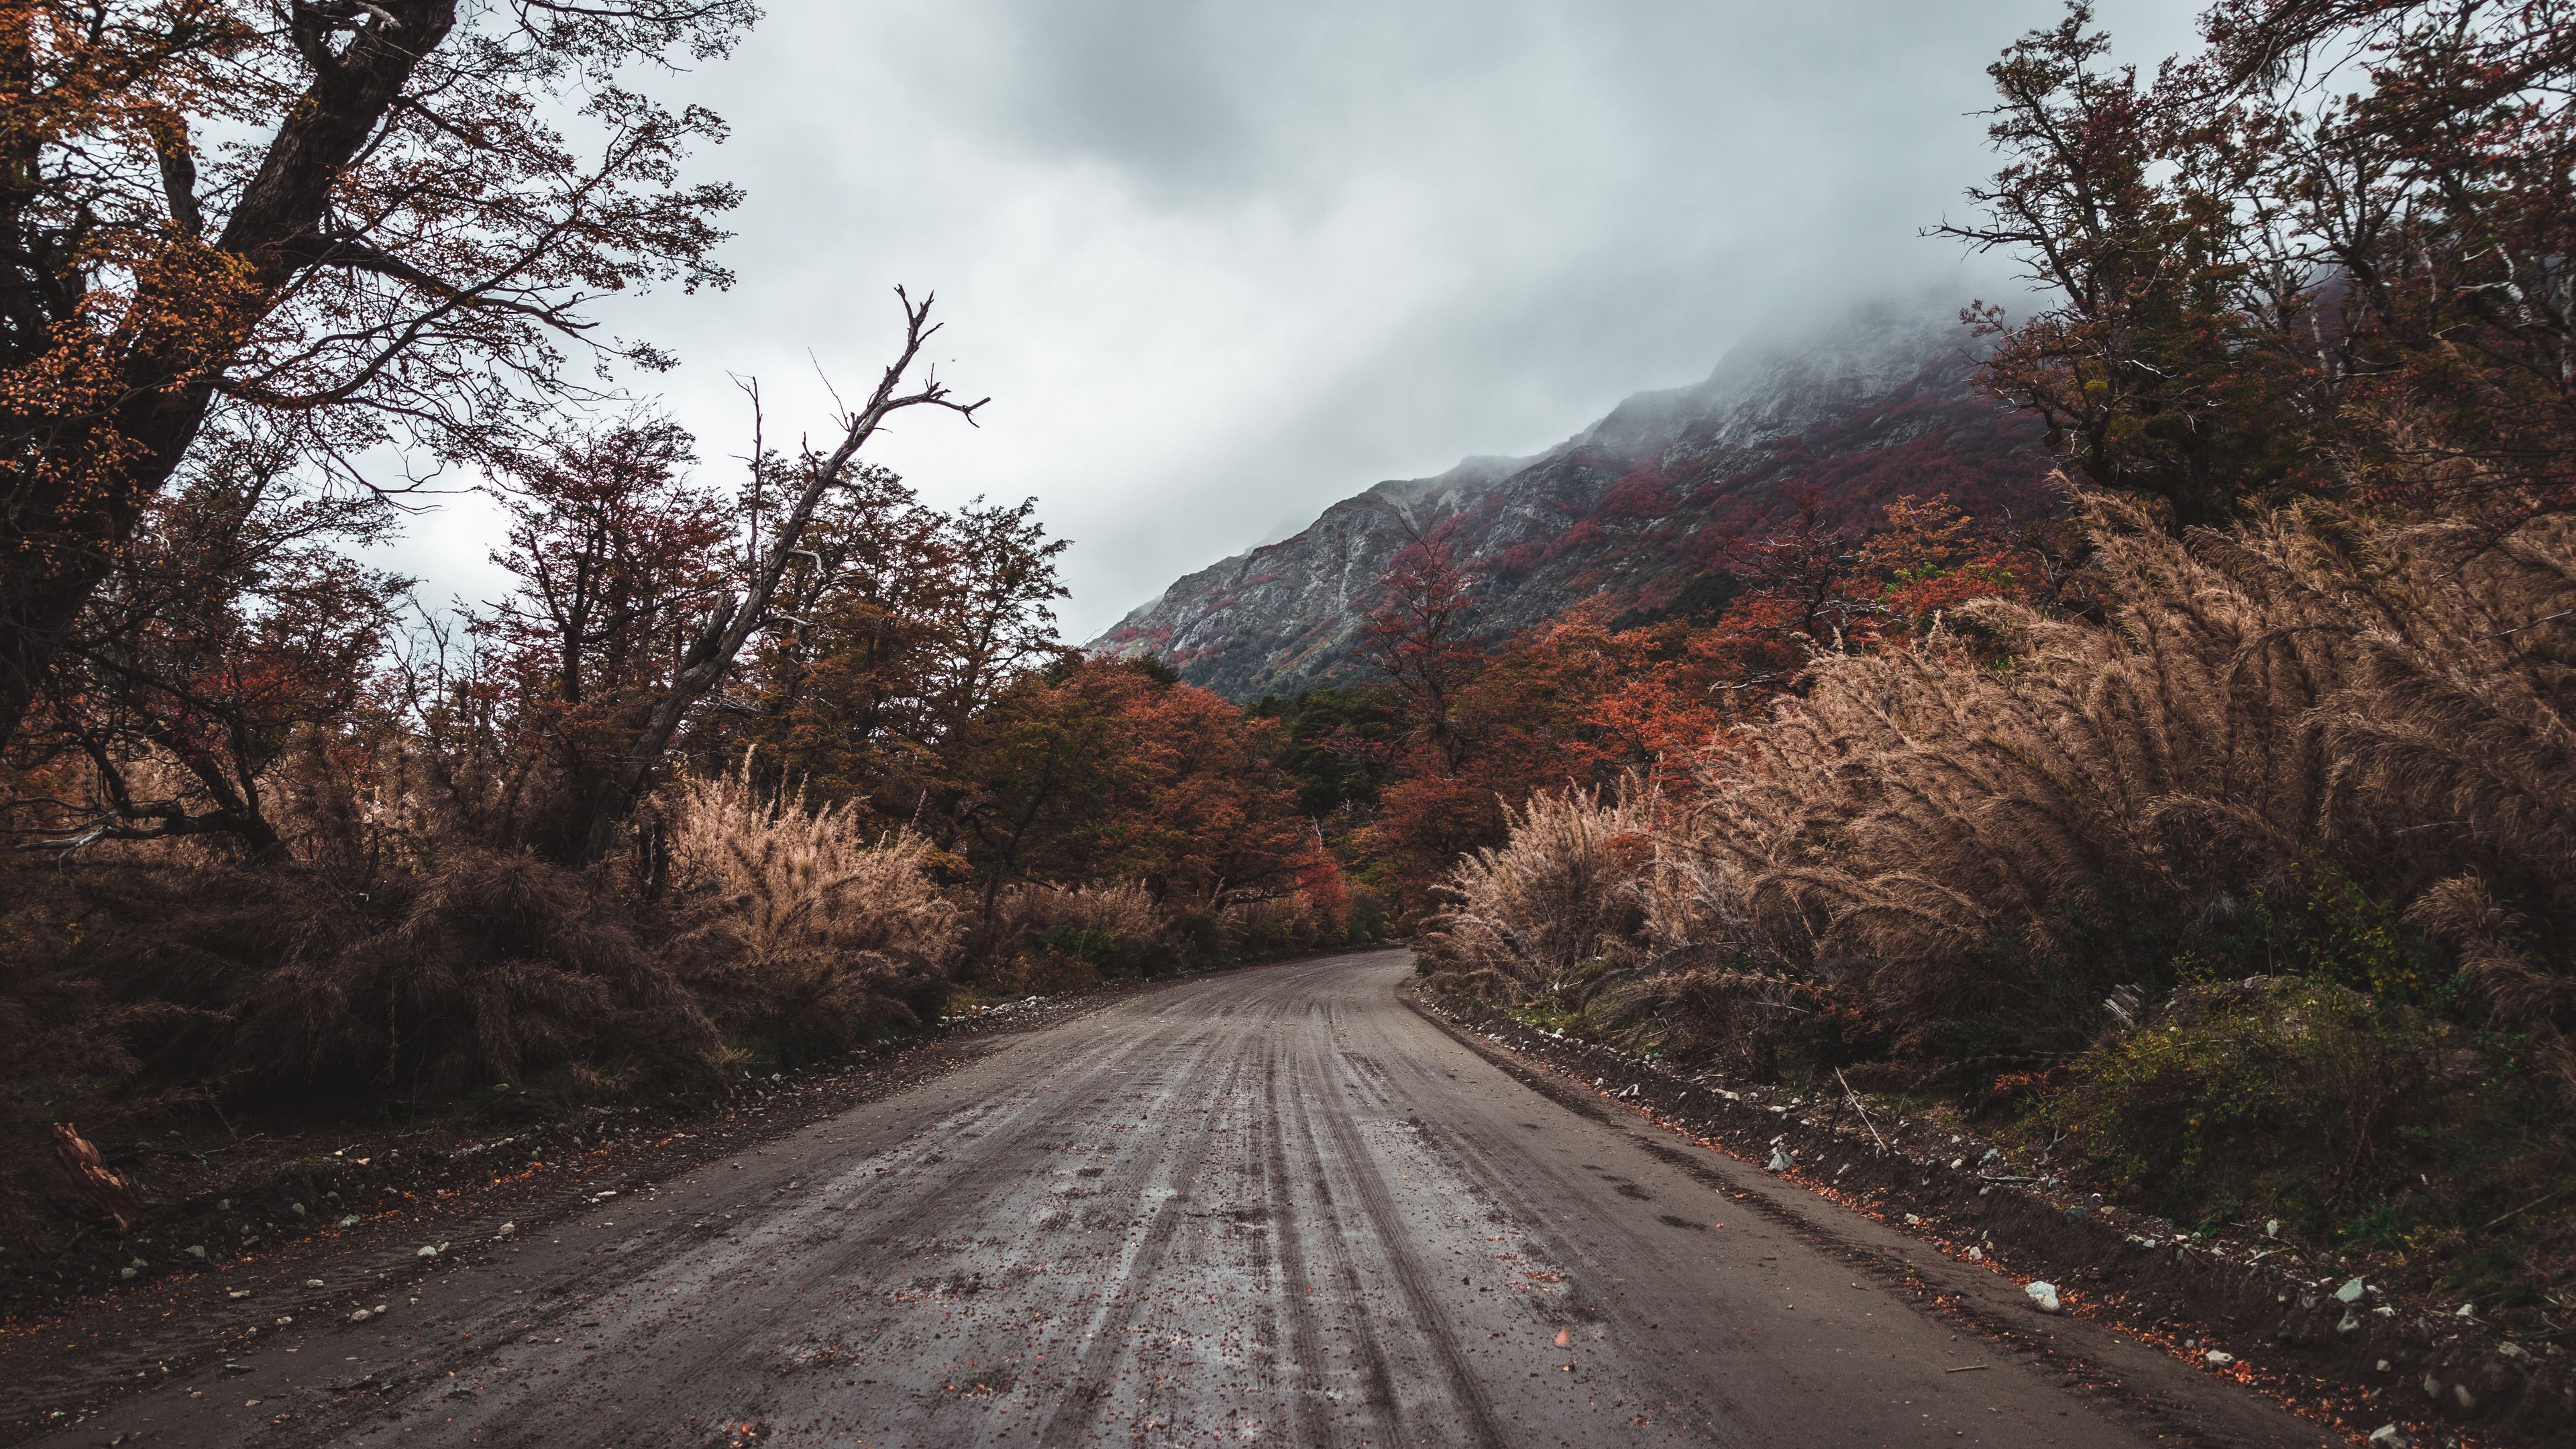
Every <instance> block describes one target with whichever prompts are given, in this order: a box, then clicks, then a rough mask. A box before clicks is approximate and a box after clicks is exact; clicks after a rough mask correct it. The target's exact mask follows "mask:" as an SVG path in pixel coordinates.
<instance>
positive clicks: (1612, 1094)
mask: <svg viewBox="0 0 2576 1449" xmlns="http://www.w3.org/2000/svg"><path fill="white" fill-rule="evenodd" d="M1408 995H1409V997H1410V999H1411V1000H1412V1002H1413V1004H1414V1005H1415V1006H1416V1007H1417V1009H1420V1010H1422V1011H1424V1012H1425V1013H1426V1014H1428V1015H1430V1016H1432V1017H1433V1018H1434V1019H1436V1020H1440V1021H1443V1022H1445V1023H1446V1024H1448V1025H1449V1026H1450V1027H1451V1028H1452V1029H1453V1030H1461V1031H1465V1032H1470V1033H1473V1034H1475V1035H1477V1036H1480V1037H1483V1038H1484V1039H1486V1040H1488V1041H1490V1042H1493V1043H1495V1044H1497V1045H1500V1046H1504V1047H1507V1048H1509V1049H1510V1050H1511V1051H1513V1052H1515V1053H1517V1054H1519V1055H1521V1056H1523V1057H1526V1058H1529V1059H1532V1060H1534V1061H1536V1062H1538V1063H1540V1064H1543V1065H1544V1066H1546V1067H1549V1068H1552V1069H1554V1070H1555V1071H1557V1072H1559V1073H1562V1074H1564V1075H1566V1076H1570V1077H1572V1078H1574V1079H1575V1081H1576V1082H1577V1083H1581V1084H1588V1086H1589V1087H1590V1089H1591V1090H1593V1091H1595V1092H1597V1093H1599V1094H1600V1095H1602V1096H1605V1097H1608V1098H1610V1099H1612V1100H1615V1101H1617V1102H1619V1103H1621V1104H1623V1105H1625V1106H1627V1107H1629V1108H1631V1109H1632V1110H1634V1111H1637V1112H1638V1113H1640V1114H1642V1115H1644V1116H1646V1117H1647V1118H1649V1119H1651V1120H1653V1121H1654V1122H1656V1123H1657V1124H1658V1125H1660V1126H1662V1127H1664V1128H1665V1129H1667V1130H1669V1131H1672V1132H1675V1133H1678V1134H1680V1135H1683V1136H1686V1137H1689V1138H1691V1139H1693V1140H1695V1141H1698V1142H1701V1143H1703V1144H1705V1145H1707V1146H1710V1147H1712V1148H1716V1149H1718V1150H1720V1151H1724V1152H1727V1153H1729V1154H1730V1155H1733V1156H1735V1157H1738V1158H1741V1159H1743V1160H1746V1161H1749V1162H1754V1163H1757V1164H1761V1165H1764V1166H1767V1167H1770V1168H1772V1169H1773V1170H1774V1171H1776V1172H1778V1173H1779V1175H1781V1176H1783V1177H1785V1178H1787V1179H1789V1180H1792V1181H1795V1182H1797V1183H1799V1184H1801V1185H1803V1186H1805V1187H1808V1188H1810V1189H1812V1190H1814V1191H1816V1192H1818V1193H1821V1194H1824V1195H1826V1196H1828V1197H1831V1198H1834V1199H1835V1200H1837V1201H1840V1202H1842V1203H1844V1204H1846V1205H1847V1206H1850V1207H1853V1208H1855V1209H1857V1210H1859V1211H1863V1212H1867V1213H1869V1214H1871V1215H1872V1216H1874V1217H1877V1218H1880V1219H1881V1220H1883V1221H1885V1222H1887V1223H1889V1224H1891V1225H1895V1226H1900V1227H1902V1228H1904V1229H1905V1230H1906V1231H1908V1232H1910V1233H1912V1234H1914V1235H1915V1236H1917V1237H1920V1238H1922V1239H1923V1240H1925V1241H1926V1242H1929V1243H1931V1244H1933V1245H1935V1246H1937V1247H1939V1248H1940V1249H1941V1250H1942V1251H1943V1252H1945V1253H1949V1254H1951V1255H1953V1256H1956V1257H1961V1258H1966V1259H1969V1260H1972V1261H1978V1262H1984V1263H1988V1264H1991V1265H1992V1266H1994V1267H1995V1268H1996V1270H1997V1271H2000V1272H2004V1273H2007V1274H2010V1275H2012V1276H2015V1277H2018V1278H2024V1279H2029V1280H2033V1281H2045V1282H2048V1283H2050V1284H2052V1285H2054V1286H2055V1288H2056V1289H2057V1291H2058V1294H2059V1296H2060V1298H2061V1300H2062V1301H2063V1303H2064V1305H2065V1307H2066V1309H2067V1310H2068V1311H2071V1312H2075V1313H2080V1314H2083V1315H2086V1316H2088V1317H2092V1318H2095V1319H2097V1320H2100V1321H2103V1322H2107V1323H2111V1324H2113V1325H2115V1326H2118V1327H2119V1328H2121V1329H2123V1330H2124V1331H2126V1332H2129V1333H2131V1334H2134V1335H2135V1336H2137V1337H2140V1338H2143V1339H2146V1340H2148V1341H2150V1342H2153V1343H2157V1344H2159V1345H2161V1346H2163V1347H2165V1348H2166V1349H2168V1350H2169V1351H2171V1352H2173V1353H2175V1354H2176V1355H2177V1356H2182V1357H2187V1358H2195V1359H2200V1360H2202V1361H2204V1362H2206V1363H2209V1364H2213V1365H2223V1366H2224V1368H2225V1369H2226V1371H2228V1372H2230V1373H2232V1374H2234V1375H2235V1376H2237V1377H2239V1378H2241V1379H2243V1380H2244V1381H2246V1382H2248V1383H2250V1384H2253V1385H2255V1386H2256V1387H2258V1388H2261V1389H2263V1390H2264V1391H2265V1392H2267V1393H2270V1394H2272V1395H2273V1396H2274V1397H2276V1398H2280V1399H2283V1400H2286V1401H2289V1402H2291V1403H2292V1404H2293V1406H2294V1407H2295V1406H2297V1405H2298V1404H2299V1403H2301V1402H2306V1403H2310V1404H2316V1405H2320V1406H2324V1407H2328V1408H2330V1409H2331V1411H2332V1415H2333V1417H2336V1418H2339V1419H2341V1420H2343V1421H2344V1422H2346V1423H2360V1424H2365V1425H2372V1426H2376V1425H2380V1424H2392V1425H2394V1426H2395V1427H2396V1430H2397V1434H2398V1436H2399V1437H2396V1438H2391V1439H2381V1440H2376V1441H2374V1442H2378V1443H2383V1444H2395V1443H2406V1442H2418V1443H2421V1442H2455V1443H2462V1444H2471V1443H2474V1444H2499V1443H2515V1444H2576V1358H2571V1355H2569V1354H2567V1353H2566V1352H2564V1351H2562V1350H2559V1349H2557V1348H2554V1347H2551V1346H2547V1345H2542V1346H2538V1347H2532V1346H2526V1345H2523V1344H2518V1343H2515V1342H2514V1341H2512V1340H2511V1339H2508V1338H2506V1337H2504V1336H2503V1335H2501V1334H2499V1333H2498V1332H2496V1331H2495V1330H2494V1329H2493V1328H2492V1327H2491V1326H2490V1325H2488V1324H2485V1323H2483V1322H2481V1321H2479V1320H2478V1318H2477V1317H2476V1314H2475V1312H2474V1309H2473V1308H2472V1310H2471V1311H2470V1312H2467V1313H2465V1314H2464V1313H2462V1312H2461V1311H2460V1305H2456V1304H2454V1305H2437V1304H2433V1303H2429V1302H2425V1301H2420V1300H2410V1299H2407V1298H2404V1297H2403V1296H2400V1295H2396V1294H2393V1293H2390V1292H2386V1291H2383V1289H2382V1288H2381V1287H2380V1285H2378V1284H2375V1283H2373V1282H2371V1281H2370V1280H2369V1278H2368V1276H2367V1272H2366V1270H2363V1271H2360V1272H2356V1271H2354V1270H2352V1269H2350V1268H2347V1267H2344V1266H2341V1265H2338V1264H2337V1263H2336V1262H2335V1255H2334V1254H2332V1253H2330V1252H2313V1251H2309V1250H2306V1249H2303V1248H2301V1247H2300V1246H2298V1245H2296V1244H2291V1243H2287V1242H2283V1241H2278V1240H2274V1239H2271V1238H2268V1237H2264V1236H2259V1235H2226V1234H2219V1235H2201V1234H2193V1233H2188V1232H2183V1231H2180V1230H2178V1229H2177V1228H2176V1227H2175V1225H2174V1224H2172V1223H2169V1222H2166V1221H2164V1220H2162V1219H2158V1218H2151V1217H2148V1216H2145V1215H2143V1214H2138V1213H2132V1212H2128V1211H2124V1210H2122V1209H2120V1208H2118V1207H2117V1206H2114V1205H2111V1204H2107V1203H2105V1202H2103V1201H2102V1200H2101V1198H2100V1197H2099V1196H2098V1195H2097V1194H2092V1193H2089V1192H2087V1191H2085V1189H2084V1186H2083V1185H2082V1184H2080V1183H2074V1182H2070V1181H2067V1180H2065V1179H2063V1178H2061V1177H2059V1176H2057V1175H2055V1174H2054V1173H2052V1172H2051V1170H2050V1169H2049V1168H2048V1167H2047V1166H2046V1165H2045V1164H2044V1163H2042V1164H2034V1163H2030V1162H2028V1161H2026V1160H2025V1161H2021V1162H2016V1161H2015V1160H2014V1158H2013V1156H2012V1155H2011V1154H2009V1153H2007V1152H2006V1151H2005V1150H2004V1149H2003V1148H2001V1147H1998V1146H1995V1145H1994V1144H1990V1143H1987V1142H1984V1141H1980V1140H1978V1139H1977V1138H1976V1137H1975V1136H1974V1135H1973V1134H1971V1133H1968V1132H1965V1131H1962V1130H1959V1129H1958V1128H1957V1127H1955V1126H1953V1125H1947V1124H1943V1125H1935V1124H1931V1123H1926V1122H1923V1121H1919V1120H1911V1119H1908V1118H1906V1117H1904V1116H1901V1115H1898V1116H1891V1115H1888V1114H1886V1113H1884V1112H1882V1111H1879V1110H1877V1109H1875V1108H1871V1107H1867V1106H1865V1105H1863V1103H1862V1101H1861V1099H1859V1098H1857V1097H1855V1096H1853V1095H1850V1094H1847V1093H1843V1092H1841V1091H1840V1090H1839V1088H1836V1089H1829V1090H1827V1091H1825V1092H1823V1093H1821V1094H1819V1093H1814V1092H1798V1091H1794V1090H1790V1089H1787V1088H1780V1087H1756V1086H1741V1085H1738V1084H1734V1083H1729V1082H1725V1081H1721V1080H1719V1079H1717V1078H1715V1077H1712V1076H1705V1075H1703V1076H1690V1075H1684V1074H1681V1073H1678V1072H1675V1071H1672V1070H1670V1069H1668V1068H1666V1067H1663V1066H1660V1065H1657V1064H1656V1063H1654V1062H1650V1061H1646V1060H1643V1059H1641V1058H1639V1057H1636V1056H1633V1055H1631V1054H1629V1053H1626V1052H1623V1051H1620V1050H1618V1049H1617V1048H1614V1047H1609V1046H1605V1045H1602V1044H1599V1043H1593V1042H1585V1041H1582V1040H1580V1039H1576V1038H1570V1037H1566V1036H1563V1035H1560V1034H1556V1033H1550V1032H1544V1031H1540V1030H1538V1029H1536V1028H1534V1027H1531V1026H1529V1025H1527V1024H1526V1023H1523V1022H1521V1021H1518V1020H1516V1019H1514V1018H1512V1017H1510V1016H1507V1015H1505V1014H1503V1013H1502V1012H1499V1011H1496V1010H1494V1009H1492V1008H1491V1007H1488V1006H1485V1005H1483V1004H1481V1003H1477V1002H1473V1001H1467V1000H1463V999H1448V998H1434V997H1432V996H1430V995H1429V994H1428V993H1420V994H1414V993H1408ZM2356 1284H2357V1285H2358V1286H2356ZM2212 1355H2216V1356H2215V1357H2213V1356H2212Z"/></svg>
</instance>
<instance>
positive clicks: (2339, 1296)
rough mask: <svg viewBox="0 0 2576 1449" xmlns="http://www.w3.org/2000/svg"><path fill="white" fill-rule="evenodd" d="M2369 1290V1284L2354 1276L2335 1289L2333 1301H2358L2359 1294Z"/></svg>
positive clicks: (2359, 1299)
mask: <svg viewBox="0 0 2576 1449" xmlns="http://www.w3.org/2000/svg"><path fill="white" fill-rule="evenodd" d="M2369 1291H2370V1285H2369V1284H2367V1283H2364V1282H2363V1281H2361V1280H2360V1279H2359V1278H2355V1279H2353V1280H2352V1281H2351V1282H2349V1283H2346V1284H2344V1285H2343V1286H2342V1287H2340V1288H2337V1289H2336V1290H2335V1294H2334V1296H2335V1301H2336V1302H2338V1303H2359V1302H2360V1301H2361V1295H2362V1294H2364V1293H2367V1292H2369Z"/></svg>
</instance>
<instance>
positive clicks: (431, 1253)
mask: <svg viewBox="0 0 2576 1449" xmlns="http://www.w3.org/2000/svg"><path fill="white" fill-rule="evenodd" d="M412 1256H413V1257H415V1258H435V1257H437V1256H438V1249H436V1248H433V1247H429V1246H426V1245H424V1246H423V1247H422V1248H421V1250H420V1251H419V1252H417V1253H414V1254H412Z"/></svg>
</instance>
